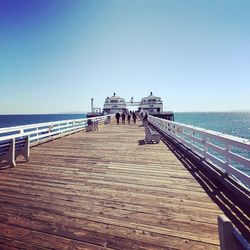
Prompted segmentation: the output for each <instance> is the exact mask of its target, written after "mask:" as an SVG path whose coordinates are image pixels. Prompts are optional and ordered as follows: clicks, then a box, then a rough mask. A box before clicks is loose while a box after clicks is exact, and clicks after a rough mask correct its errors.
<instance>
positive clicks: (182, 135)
mask: <svg viewBox="0 0 250 250" xmlns="http://www.w3.org/2000/svg"><path fill="white" fill-rule="evenodd" d="M148 121H149V123H151V124H153V125H154V126H155V127H156V128H157V129H158V130H160V131H161V132H162V133H164V134H166V135H167V136H169V137H170V138H172V139H175V140H177V141H178V142H179V143H182V144H183V145H185V146H186V147H187V148H189V149H190V150H192V151H193V152H195V153H196V154H198V155H199V156H200V157H201V158H202V159H203V160H205V161H208V162H210V163H212V164H213V165H214V166H215V167H217V168H220V169H221V170H222V171H223V172H225V173H227V174H229V175H232V176H234V177H236V178H237V179H238V180H240V181H241V182H242V183H244V184H245V185H247V186H250V139H243V138H239V137H235V136H231V135H227V134H223V133H219V132H215V131H211V130H207V129H202V128H198V127H194V126H189V125H185V124H181V123H177V122H172V121H168V120H164V119H161V118H157V117H153V116H151V115H149V116H148Z"/></svg>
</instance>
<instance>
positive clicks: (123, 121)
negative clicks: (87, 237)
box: [122, 112, 126, 124]
mask: <svg viewBox="0 0 250 250" xmlns="http://www.w3.org/2000/svg"><path fill="white" fill-rule="evenodd" d="M125 118H126V115H125V113H124V112H123V113H122V124H125Z"/></svg>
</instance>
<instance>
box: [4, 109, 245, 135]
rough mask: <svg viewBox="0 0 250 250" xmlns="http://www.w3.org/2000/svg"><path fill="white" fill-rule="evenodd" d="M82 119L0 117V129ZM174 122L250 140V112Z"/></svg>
mask: <svg viewBox="0 0 250 250" xmlns="http://www.w3.org/2000/svg"><path fill="white" fill-rule="evenodd" d="M82 118H86V114H42V115H41V114H39V115H0V128H4V127H12V126H20V125H27V124H34V123H41V122H52V121H59V120H71V119H82ZM175 121H176V122H180V123H185V124H189V125H193V126H196V127H200V128H205V129H211V130H214V131H218V132H222V133H225V134H230V135H234V136H238V137H242V138H247V139H250V112H185V113H180V112H176V113H175Z"/></svg>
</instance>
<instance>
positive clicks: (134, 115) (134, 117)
mask: <svg viewBox="0 0 250 250" xmlns="http://www.w3.org/2000/svg"><path fill="white" fill-rule="evenodd" d="M132 117H133V121H134V124H136V118H137V117H136V113H135V112H134V111H133V113H132Z"/></svg>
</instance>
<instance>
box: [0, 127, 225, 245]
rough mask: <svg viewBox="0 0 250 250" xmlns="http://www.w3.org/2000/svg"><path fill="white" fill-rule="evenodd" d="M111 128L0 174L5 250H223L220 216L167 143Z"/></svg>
mask: <svg viewBox="0 0 250 250" xmlns="http://www.w3.org/2000/svg"><path fill="white" fill-rule="evenodd" d="M143 138H144V128H141V127H139V126H138V125H119V126H117V125H114V124H111V125H107V126H104V127H102V128H100V129H99V131H96V132H89V133H86V132H81V133H77V134H73V135H71V136H67V137H64V138H62V139H59V140H55V141H52V142H49V143H45V144H43V145H40V146H37V147H33V148H32V149H31V156H30V161H29V162H28V163H19V164H17V167H15V168H11V169H5V170H1V172H0V183H1V185H0V207H1V209H0V245H1V249H52V248H53V249H109V248H110V249H219V241H218V233H217V215H218V214H220V213H222V212H221V210H220V209H219V208H218V207H217V205H216V204H215V203H213V202H212V201H211V199H210V198H209V197H208V195H207V194H206V193H205V192H204V191H203V189H202V188H201V187H200V186H199V184H198V182H196V180H195V179H194V178H193V177H192V175H191V174H190V173H189V172H188V171H187V170H186V168H185V167H184V166H183V165H182V164H181V163H180V162H179V160H178V159H177V158H176V157H175V155H174V154H173V153H172V152H171V151H170V150H169V149H168V147H167V146H166V145H165V144H164V143H162V142H161V143H159V144H149V145H147V144H146V145H139V144H138V140H142V139H143Z"/></svg>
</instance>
